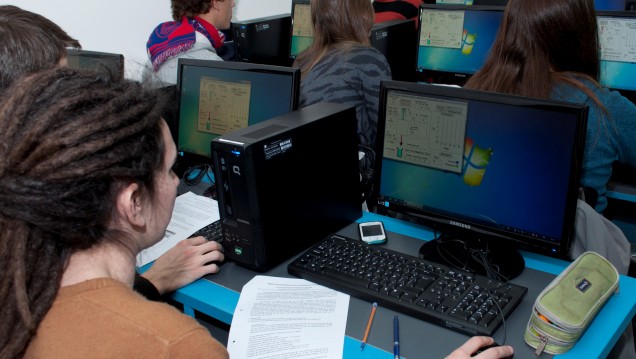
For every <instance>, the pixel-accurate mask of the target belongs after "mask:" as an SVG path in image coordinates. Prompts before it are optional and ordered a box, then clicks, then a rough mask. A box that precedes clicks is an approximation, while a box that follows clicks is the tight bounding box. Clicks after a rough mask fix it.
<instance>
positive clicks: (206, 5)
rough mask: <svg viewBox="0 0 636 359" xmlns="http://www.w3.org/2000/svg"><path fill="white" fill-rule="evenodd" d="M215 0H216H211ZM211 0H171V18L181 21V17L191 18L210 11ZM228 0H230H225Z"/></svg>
mask: <svg viewBox="0 0 636 359" xmlns="http://www.w3.org/2000/svg"><path fill="white" fill-rule="evenodd" d="M212 1H217V0H212ZM212 1H211V0H172V1H171V8H172V18H173V19H174V20H175V21H181V19H183V17H184V16H185V17H187V18H188V19H192V18H194V17H196V16H198V15H200V14H205V13H207V12H208V11H210V7H211V2H212ZM226 1H230V0H226Z"/></svg>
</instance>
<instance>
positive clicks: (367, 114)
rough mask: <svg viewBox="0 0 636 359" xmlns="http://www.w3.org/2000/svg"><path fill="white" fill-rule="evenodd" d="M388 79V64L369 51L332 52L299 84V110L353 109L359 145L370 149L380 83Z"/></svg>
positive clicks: (336, 50) (366, 48) (381, 56)
mask: <svg viewBox="0 0 636 359" xmlns="http://www.w3.org/2000/svg"><path fill="white" fill-rule="evenodd" d="M390 79H391V69H390V67H389V64H388V63H387V61H386V59H385V58H384V55H382V53H380V52H379V51H378V50H376V49H374V48H373V47H367V46H363V45H354V46H353V47H347V48H337V49H332V50H331V51H330V52H329V53H328V54H327V55H326V56H325V57H324V58H323V59H322V60H321V61H320V62H318V63H317V64H316V65H315V66H314V67H313V68H312V69H311V70H310V71H309V73H307V74H306V75H305V76H304V78H303V80H302V81H301V83H300V100H299V106H300V107H304V106H309V105H312V104H315V103H318V102H323V101H327V102H335V103H342V104H351V105H355V107H356V117H357V119H358V137H359V138H360V144H362V145H365V146H369V147H372V148H374V147H375V138H376V133H377V125H378V106H379V92H380V81H382V80H390Z"/></svg>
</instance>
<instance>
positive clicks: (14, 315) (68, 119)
mask: <svg viewBox="0 0 636 359" xmlns="http://www.w3.org/2000/svg"><path fill="white" fill-rule="evenodd" d="M161 122H162V120H161V102H160V101H159V100H158V99H157V98H156V97H155V96H154V94H153V93H151V92H149V91H146V90H144V89H143V88H142V87H141V85H140V84H138V83H136V82H132V81H119V82H115V81H114V80H112V79H111V78H110V77H108V76H107V75H104V74H98V73H93V72H86V71H81V70H75V69H70V68H56V69H52V70H47V71H44V72H41V73H39V74H36V75H32V76H30V77H28V78H26V79H25V80H22V81H18V82H17V83H16V84H15V85H14V86H13V87H12V88H11V90H10V91H8V93H7V95H6V96H5V97H4V99H3V100H2V102H0V128H2V131H1V132H0V273H2V276H3V280H2V281H1V282H0V358H15V357H20V356H21V355H22V354H23V353H24V350H25V349H26V347H27V346H28V343H29V341H30V339H31V337H32V336H33V335H34V334H35V332H36V330H37V328H38V325H39V323H40V322H41V321H42V319H43V318H44V316H45V314H46V313H47V311H48V310H49V308H50V306H51V305H52V303H53V301H54V299H55V296H56V294H57V291H58V289H59V286H60V280H61V278H62V274H63V272H64V267H65V265H66V263H67V260H68V258H69V255H70V254H71V253H72V252H73V251H76V250H82V249H86V248H90V247H92V246H94V245H96V244H98V243H101V242H102V241H105V240H109V239H111V240H113V239H115V238H120V239H121V236H117V233H115V232H114V231H113V230H112V229H110V228H109V225H108V224H109V223H110V222H111V221H112V220H113V219H114V218H115V216H116V210H115V200H116V196H117V192H118V190H119V189H120V188H121V187H122V186H124V185H126V184H128V183H133V182H134V183H138V184H139V185H140V188H141V189H142V190H144V191H145V193H146V195H148V196H149V197H152V196H151V195H152V193H153V191H154V181H153V179H154V177H155V173H156V172H157V171H158V170H159V169H160V168H161V166H162V165H163V163H162V162H163V155H164V144H163V140H162V132H161V131H162V129H161V126H162V125H161ZM122 241H125V239H124V240H122ZM130 247H131V248H132V247H134V245H132V244H131V245H130Z"/></svg>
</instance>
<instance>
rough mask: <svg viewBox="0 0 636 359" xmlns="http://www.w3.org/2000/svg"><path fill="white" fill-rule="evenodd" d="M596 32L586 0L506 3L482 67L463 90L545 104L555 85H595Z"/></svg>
mask: <svg viewBox="0 0 636 359" xmlns="http://www.w3.org/2000/svg"><path fill="white" fill-rule="evenodd" d="M599 52H600V50H599V41H598V30H597V25H596V14H595V12H594V2H593V1H592V0H510V1H509V2H508V5H507V7H506V10H505V12H504V18H503V22H502V24H501V27H500V28H499V32H498V34H497V37H496V40H495V42H494V44H493V46H492V48H491V50H490V55H489V56H488V59H487V60H486V63H485V64H484V66H483V67H482V69H480V70H479V71H477V73H475V74H474V75H473V76H472V77H471V78H470V79H469V81H468V82H467V83H466V86H465V87H467V88H473V89H479V90H486V91H495V92H502V93H512V94H517V95H523V96H530V97H538V98H549V97H550V94H551V93H552V89H553V88H554V86H555V85H558V84H559V83H569V84H571V85H574V86H575V87H577V88H579V89H581V90H582V91H584V92H585V93H587V94H588V95H589V96H590V97H592V98H593V99H594V100H595V101H596V102H597V103H598V100H597V98H596V96H595V95H594V93H593V92H592V91H591V90H589V89H588V88H587V87H586V86H585V85H584V84H583V83H582V82H581V81H580V79H582V78H584V79H586V80H588V81H591V82H592V83H595V84H597V85H598V80H599V75H600V55H599Z"/></svg>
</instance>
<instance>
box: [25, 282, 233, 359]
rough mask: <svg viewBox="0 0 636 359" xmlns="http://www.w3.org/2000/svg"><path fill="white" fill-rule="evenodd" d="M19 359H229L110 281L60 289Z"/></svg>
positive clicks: (176, 317) (171, 311)
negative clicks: (21, 358)
mask: <svg viewBox="0 0 636 359" xmlns="http://www.w3.org/2000/svg"><path fill="white" fill-rule="evenodd" d="M24 358H38V359H40V358H82V359H85V358H136V359H141V358H148V359H150V358H152V359H156V358H228V353H227V351H226V349H225V347H224V346H223V345H222V344H221V343H219V342H218V341H216V340H215V339H214V338H212V337H211V336H210V333H209V332H208V330H207V329H205V328H204V327H202V326H201V325H199V324H198V323H197V322H196V320H194V319H193V318H190V317H188V316H186V315H184V314H182V313H180V312H179V311H178V310H176V309H175V308H173V307H171V306H169V305H167V304H165V303H157V302H150V301H148V300H146V299H144V298H143V297H142V296H140V295H139V294H137V293H135V292H134V291H133V290H132V288H130V287H128V286H126V285H125V284H123V283H121V282H118V281H116V280H113V279H109V278H100V279H92V280H89V281H86V282H83V283H79V284H76V285H72V286H68V287H62V288H61V289H60V291H59V292H58V295H57V298H56V299H55V302H54V303H53V306H52V307H51V309H50V310H49V312H48V313H47V314H46V316H45V318H44V320H43V321H42V323H40V326H39V327H38V331H37V334H36V335H35V336H34V337H33V339H32V340H31V343H30V344H29V346H28V348H27V351H26V354H25V356H24Z"/></svg>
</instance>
